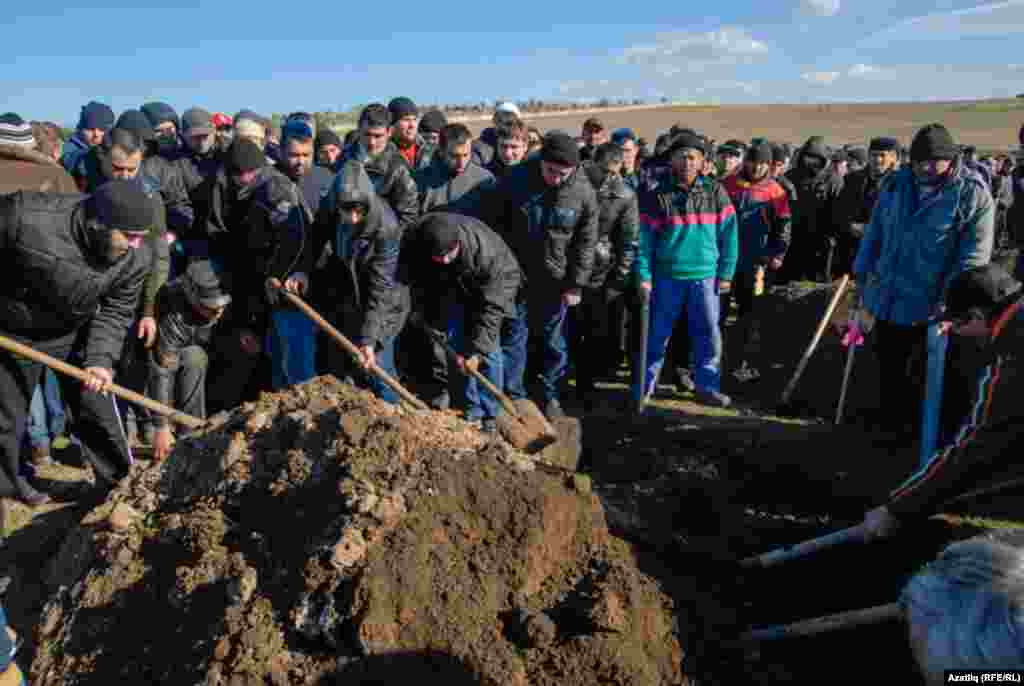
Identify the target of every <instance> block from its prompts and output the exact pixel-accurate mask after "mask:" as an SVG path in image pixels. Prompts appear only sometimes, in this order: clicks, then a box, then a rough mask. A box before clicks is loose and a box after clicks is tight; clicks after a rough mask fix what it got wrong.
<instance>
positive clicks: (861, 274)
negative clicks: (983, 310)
mask: <svg viewBox="0 0 1024 686" xmlns="http://www.w3.org/2000/svg"><path fill="white" fill-rule="evenodd" d="M910 159H911V163H910V165H909V166H908V167H905V168H903V169H900V170H899V171H897V172H894V173H893V174H892V175H891V177H890V178H889V179H888V180H887V181H886V183H885V184H884V185H883V186H882V189H881V191H880V192H879V195H878V202H877V204H876V205H875V209H874V212H873V213H872V215H871V221H870V222H869V223H868V226H867V228H866V229H865V231H864V238H863V240H862V241H861V244H860V248H859V250H858V252H857V257H856V259H855V261H854V264H853V272H854V275H855V277H856V279H857V283H858V284H859V285H860V286H861V294H862V295H861V300H862V302H863V307H861V308H859V315H858V321H857V324H858V326H859V328H860V330H861V331H868V330H870V329H871V328H872V327H873V328H874V330H875V352H876V354H877V355H878V362H879V371H880V376H881V383H880V385H879V405H878V407H879V416H880V417H881V418H882V419H883V421H885V422H887V423H888V424H889V425H890V426H892V427H893V428H899V429H902V430H903V431H904V432H905V435H907V436H908V437H912V436H916V435H918V434H919V433H920V409H921V401H922V398H923V395H924V366H925V365H924V363H925V360H926V359H927V352H926V346H925V343H926V334H927V330H928V326H929V324H931V323H933V322H935V321H936V319H937V318H938V317H940V316H941V315H942V312H943V302H944V300H945V297H946V292H947V290H948V288H949V284H950V283H952V281H953V280H954V279H955V278H956V276H957V275H958V274H960V273H961V272H963V271H966V270H968V269H972V268H974V267H980V266H983V265H985V264H987V263H988V262H989V259H990V258H991V256H992V240H993V231H994V221H995V203H994V202H993V201H992V195H991V194H990V193H989V191H988V188H987V187H986V186H985V182H984V180H982V179H981V178H980V177H978V176H977V175H976V174H974V173H973V172H972V171H970V170H969V169H967V167H966V166H964V164H963V163H962V162H960V160H959V150H958V148H957V146H956V144H955V143H954V141H953V137H952V136H951V135H950V133H949V131H947V130H946V128H945V127H944V126H942V125H941V124H930V125H928V126H925V127H924V128H922V129H921V130H920V131H918V133H917V135H916V136H914V141H913V143H912V144H911V146H910Z"/></svg>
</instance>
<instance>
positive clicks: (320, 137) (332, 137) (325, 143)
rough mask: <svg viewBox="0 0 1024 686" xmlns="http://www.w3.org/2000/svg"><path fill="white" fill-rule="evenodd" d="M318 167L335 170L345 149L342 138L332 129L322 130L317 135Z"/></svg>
mask: <svg viewBox="0 0 1024 686" xmlns="http://www.w3.org/2000/svg"><path fill="white" fill-rule="evenodd" d="M314 147H315V148H316V165H317V166H318V167H323V168H324V169H335V168H336V166H335V165H337V163H338V158H339V157H341V151H342V148H343V147H344V146H343V145H342V143H341V138H340V137H339V136H338V134H337V133H335V132H334V131H333V130H332V129H327V128H324V129H320V131H318V132H317V134H316V143H315V145H314Z"/></svg>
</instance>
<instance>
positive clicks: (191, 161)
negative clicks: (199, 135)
mask: <svg viewBox="0 0 1024 686" xmlns="http://www.w3.org/2000/svg"><path fill="white" fill-rule="evenodd" d="M174 164H175V166H177V167H178V171H179V173H180V174H181V179H182V183H184V185H185V190H186V191H187V192H188V196H189V200H190V201H191V202H192V208H193V210H194V212H195V215H196V216H197V217H198V216H200V215H201V214H202V210H201V208H200V203H202V201H203V195H202V192H201V191H200V189H201V188H202V185H203V182H204V181H206V180H207V179H209V178H212V177H214V176H216V175H217V170H218V169H220V166H221V164H222V161H221V153H220V151H219V150H218V149H217V148H216V147H214V149H213V150H211V151H210V152H209V153H207V154H205V155H200V154H198V153H196V152H194V151H193V150H192V149H191V148H189V147H187V146H186V147H183V148H182V149H181V150H179V151H178V156H177V158H176V159H175V160H174Z"/></svg>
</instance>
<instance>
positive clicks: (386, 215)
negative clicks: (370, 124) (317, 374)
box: [313, 160, 409, 404]
mask: <svg viewBox="0 0 1024 686" xmlns="http://www.w3.org/2000/svg"><path fill="white" fill-rule="evenodd" d="M401 239H402V232H401V229H400V228H399V226H398V219H397V218H396V217H395V213H394V212H393V211H392V210H391V207H390V206H389V205H388V204H387V203H386V202H384V201H383V200H381V199H380V198H379V197H378V196H377V194H376V193H375V192H374V190H373V184H372V183H371V182H370V177H369V176H367V174H366V170H365V169H363V165H362V164H361V163H359V162H357V161H355V160H349V161H348V162H346V163H345V164H344V166H342V168H341V171H339V172H338V174H337V177H336V178H335V180H334V185H333V187H332V189H331V192H330V193H329V194H328V196H327V201H326V203H325V205H324V207H323V209H322V210H321V213H320V220H319V224H318V226H317V233H316V237H315V239H314V245H313V251H314V254H316V255H320V256H321V260H320V262H319V264H320V265H322V267H321V268H320V269H318V270H317V272H316V273H315V276H314V286H315V290H314V297H315V299H316V302H317V304H318V305H319V306H320V307H321V308H322V312H323V313H324V316H325V317H326V318H327V320H328V321H330V322H331V324H333V325H334V326H335V327H336V328H337V329H338V330H339V331H341V332H342V333H343V334H345V335H346V336H348V337H349V338H350V339H351V340H352V342H353V343H354V344H355V345H356V346H357V347H358V348H359V351H360V354H361V357H362V360H361V361H362V365H361V366H360V365H356V364H354V363H353V361H352V359H351V358H350V357H349V355H348V354H347V353H346V352H345V351H344V350H341V349H340V348H339V347H338V345H337V343H335V342H334V341H324V344H323V345H322V346H321V350H322V355H321V360H322V363H321V368H323V369H324V371H325V373H330V374H333V375H334V376H336V377H337V378H339V379H348V378H351V379H353V380H354V381H355V383H357V384H358V385H360V386H361V387H364V388H369V389H371V390H372V391H373V392H374V393H375V394H376V395H377V396H378V397H379V398H381V399H382V400H384V401H385V402H388V403H392V404H396V403H397V402H398V396H397V394H396V393H395V392H394V390H392V389H391V387H389V386H388V385H386V384H385V383H383V382H382V381H381V380H380V379H379V378H377V377H376V376H375V375H373V374H370V373H368V372H367V371H366V369H367V368H369V367H371V366H374V365H376V366H377V367H379V368H381V369H383V370H384V371H386V372H387V373H389V374H391V375H392V376H397V372H396V370H395V337H396V336H397V335H398V332H399V331H401V329H402V326H403V324H404V323H405V320H406V317H407V315H408V312H409V293H408V288H407V287H406V286H405V285H401V286H400V285H399V283H398V282H397V280H396V275H397V271H398V256H399V250H400V247H401Z"/></svg>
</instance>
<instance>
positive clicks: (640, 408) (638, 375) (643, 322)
mask: <svg viewBox="0 0 1024 686" xmlns="http://www.w3.org/2000/svg"><path fill="white" fill-rule="evenodd" d="M639 314H640V321H639V324H638V326H639V327H640V332H639V333H640V336H639V339H640V344H639V347H640V349H639V350H637V351H636V361H635V362H634V363H633V367H634V368H633V379H634V381H633V388H634V389H638V390H634V394H635V397H634V398H633V410H634V412H635V413H636V414H637V415H641V414H643V412H644V406H645V405H646V404H647V392H646V391H647V389H646V388H645V385H646V383H645V382H646V381H647V344H648V341H649V339H650V333H651V292H650V291H647V290H644V289H642V288H641V289H640V311H639Z"/></svg>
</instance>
